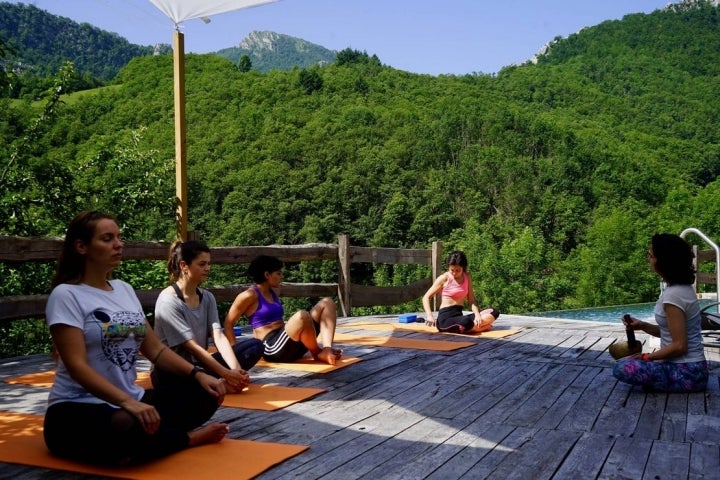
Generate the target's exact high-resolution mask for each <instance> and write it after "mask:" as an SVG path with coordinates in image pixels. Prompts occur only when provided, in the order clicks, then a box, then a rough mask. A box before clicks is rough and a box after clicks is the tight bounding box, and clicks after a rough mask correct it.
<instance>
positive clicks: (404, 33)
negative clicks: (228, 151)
mask: <svg viewBox="0 0 720 480" xmlns="http://www.w3.org/2000/svg"><path fill="white" fill-rule="evenodd" d="M13 3H25V4H31V5H34V6H36V7H38V8H40V9H42V10H46V11H48V12H50V13H52V14H55V15H60V16H63V17H67V18H70V19H71V20H74V21H76V22H79V23H82V22H86V23H89V24H91V25H94V26H96V27H99V28H101V29H103V30H107V31H109V32H114V33H117V34H118V35H120V36H122V37H124V38H126V39H127V40H128V41H130V42H131V43H134V44H138V45H155V44H156V43H166V44H172V39H173V31H174V30H175V26H174V25H173V22H172V21H171V20H170V19H168V18H167V17H165V15H164V14H163V13H162V12H160V10H158V9H157V8H156V7H155V6H154V5H153V4H152V3H150V1H149V0H23V1H21V2H13ZM668 3H671V2H670V1H669V0H493V1H490V0H435V1H431V0H280V1H278V2H276V3H269V4H265V5H261V6H258V7H253V8H247V9H243V10H238V11H234V12H228V13H223V14H219V15H216V16H213V17H211V21H210V23H208V24H206V23H204V22H202V21H201V20H189V21H187V22H185V23H183V24H181V25H180V30H181V31H182V32H183V33H184V36H185V51H186V53H209V52H214V51H217V50H221V49H223V48H229V47H233V46H237V45H238V44H239V43H240V41H241V40H242V39H243V38H245V37H246V36H247V35H248V34H249V33H250V32H252V31H272V32H276V33H281V34H284V35H290V36H293V37H297V38H301V39H303V40H307V41H309V42H312V43H315V44H317V45H320V46H322V47H325V48H328V49H331V50H336V51H340V50H343V49H345V48H351V49H353V50H358V51H361V52H366V53H367V54H369V55H377V56H378V58H379V59H380V62H381V63H383V64H384V65H388V66H391V67H393V68H396V69H400V70H405V71H408V72H413V73H421V74H430V75H440V74H453V75H463V74H469V73H497V72H498V71H499V70H500V69H501V68H503V67H506V66H510V65H514V64H520V63H523V62H525V61H527V60H529V59H530V58H532V57H533V56H534V55H535V54H536V53H537V52H538V51H539V50H540V49H541V48H542V46H543V45H545V44H547V43H548V42H549V41H551V40H553V39H554V38H556V37H558V36H561V37H567V36H569V35H571V34H573V33H575V32H578V31H579V30H580V29H582V28H583V27H589V26H593V25H597V24H599V23H602V22H603V21H606V20H618V19H621V18H622V17H623V16H625V15H627V14H632V13H651V12H653V11H655V10H658V9H661V8H663V7H664V6H666V5H667V4H668Z"/></svg>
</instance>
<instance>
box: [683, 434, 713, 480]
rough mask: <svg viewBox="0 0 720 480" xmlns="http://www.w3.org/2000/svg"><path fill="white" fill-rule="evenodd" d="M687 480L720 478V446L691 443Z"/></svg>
mask: <svg viewBox="0 0 720 480" xmlns="http://www.w3.org/2000/svg"><path fill="white" fill-rule="evenodd" d="M688 474H689V475H688V476H689V478H693V479H694V478H720V445H718V444H717V443H692V444H691V445H690V467H689V472H688Z"/></svg>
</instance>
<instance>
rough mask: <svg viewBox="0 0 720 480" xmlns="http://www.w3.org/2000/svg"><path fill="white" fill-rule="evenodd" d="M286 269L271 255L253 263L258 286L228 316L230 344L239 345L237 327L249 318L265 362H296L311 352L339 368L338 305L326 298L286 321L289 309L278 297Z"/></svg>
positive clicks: (251, 273) (250, 273)
mask: <svg viewBox="0 0 720 480" xmlns="http://www.w3.org/2000/svg"><path fill="white" fill-rule="evenodd" d="M282 267H283V263H282V261H281V260H280V259H278V258H275V257H271V256H268V255H260V256H258V257H256V258H255V259H254V260H253V261H252V262H251V263H250V266H249V267H248V276H250V277H251V278H252V279H253V281H254V282H255V285H253V286H252V287H251V288H248V289H247V290H245V291H244V292H242V293H240V294H239V295H238V296H237V297H235V301H234V302H233V304H232V306H231V307H230V310H229V311H228V314H227V315H226V316H225V322H224V325H225V334H226V335H227V337H228V340H229V341H230V344H234V343H235V336H234V334H233V333H232V332H233V327H234V326H235V324H236V323H237V321H238V319H239V318H240V317H242V316H245V317H246V318H247V319H248V321H249V322H250V326H252V329H253V334H254V335H255V338H257V339H258V340H261V341H262V342H263V345H264V347H265V350H264V353H263V358H265V360H267V361H270V362H294V361H296V360H298V359H300V358H302V357H303V356H305V354H306V353H307V352H308V351H309V352H310V353H311V354H312V356H313V358H314V359H315V360H317V361H320V362H324V363H328V364H330V365H335V364H336V363H337V361H338V360H339V359H340V358H341V357H342V350H338V349H336V348H333V347H332V342H333V338H334V337H335V325H336V323H337V309H336V308H335V303H334V302H333V300H332V299H331V298H328V297H326V298H323V299H322V300H320V301H319V302H318V303H316V304H315V306H314V307H313V308H312V310H310V311H309V312H308V311H306V310H300V311H298V312H296V313H295V314H293V315H292V316H291V317H290V318H289V319H288V321H287V322H285V321H284V315H285V310H284V308H283V305H282V303H281V302H280V298H279V297H278V294H277V291H278V290H279V288H280V283H281V282H282ZM318 335H319V336H320V338H321V340H322V347H321V346H320V344H318Z"/></svg>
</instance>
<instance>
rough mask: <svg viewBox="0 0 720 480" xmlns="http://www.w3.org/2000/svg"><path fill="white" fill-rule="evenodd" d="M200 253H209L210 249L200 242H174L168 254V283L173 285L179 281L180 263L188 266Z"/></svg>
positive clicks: (180, 273)
mask: <svg viewBox="0 0 720 480" xmlns="http://www.w3.org/2000/svg"><path fill="white" fill-rule="evenodd" d="M201 253H210V247H208V246H207V245H206V244H205V242H202V241H200V240H187V241H185V242H183V241H182V240H175V242H173V244H172V245H170V253H169V254H168V262H167V269H168V273H169V274H170V283H175V282H177V281H178V280H179V279H180V276H181V275H182V272H181V270H180V262H181V261H183V262H185V263H186V264H188V265H190V264H191V263H192V261H193V260H195V259H196V258H197V257H198V256H199V255H200V254H201Z"/></svg>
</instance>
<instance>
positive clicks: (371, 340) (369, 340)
mask: <svg viewBox="0 0 720 480" xmlns="http://www.w3.org/2000/svg"><path fill="white" fill-rule="evenodd" d="M335 341H336V342H337V343H346V344H350V345H368V346H374V347H389V348H412V349H416V350H438V351H442V352H448V351H451V350H457V349H459V348H465V347H470V346H472V345H475V344H476V343H475V342H454V341H448V340H424V339H419V338H404V337H403V338H398V337H385V336H378V335H354V334H350V333H338V332H335Z"/></svg>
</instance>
